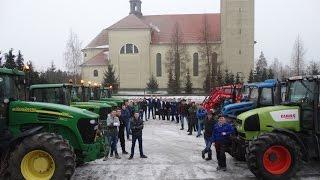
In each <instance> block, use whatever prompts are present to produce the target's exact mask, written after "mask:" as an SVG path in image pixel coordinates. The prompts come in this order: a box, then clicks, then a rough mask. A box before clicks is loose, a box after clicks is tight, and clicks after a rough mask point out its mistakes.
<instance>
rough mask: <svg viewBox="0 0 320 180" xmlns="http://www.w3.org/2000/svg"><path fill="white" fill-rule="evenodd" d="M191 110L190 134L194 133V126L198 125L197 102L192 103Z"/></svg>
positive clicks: (189, 110)
mask: <svg viewBox="0 0 320 180" xmlns="http://www.w3.org/2000/svg"><path fill="white" fill-rule="evenodd" d="M188 112H189V134H188V135H192V132H193V129H194V126H195V125H196V119H197V115H196V114H197V106H196V103H195V102H192V103H191V107H190V108H189V109H188Z"/></svg>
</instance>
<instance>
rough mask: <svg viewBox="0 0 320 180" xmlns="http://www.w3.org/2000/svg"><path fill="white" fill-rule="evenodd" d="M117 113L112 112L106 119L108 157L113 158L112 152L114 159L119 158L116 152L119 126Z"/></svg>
mask: <svg viewBox="0 0 320 180" xmlns="http://www.w3.org/2000/svg"><path fill="white" fill-rule="evenodd" d="M116 115H117V112H116V111H112V112H111V113H110V114H109V116H108V119H107V136H108V140H109V143H110V146H111V153H110V157H113V152H114V153H115V158H117V159H120V156H119V154H118V151H117V143H118V133H119V131H118V127H119V126H120V121H119V118H118V117H117V116H116Z"/></svg>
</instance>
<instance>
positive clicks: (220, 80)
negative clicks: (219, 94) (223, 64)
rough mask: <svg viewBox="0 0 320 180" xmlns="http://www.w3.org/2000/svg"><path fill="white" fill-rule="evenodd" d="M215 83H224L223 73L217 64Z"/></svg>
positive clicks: (219, 84) (220, 84)
mask: <svg viewBox="0 0 320 180" xmlns="http://www.w3.org/2000/svg"><path fill="white" fill-rule="evenodd" d="M217 83H218V86H222V85H223V84H224V81H223V74H222V71H221V68H220V66H219V68H218V72H217Z"/></svg>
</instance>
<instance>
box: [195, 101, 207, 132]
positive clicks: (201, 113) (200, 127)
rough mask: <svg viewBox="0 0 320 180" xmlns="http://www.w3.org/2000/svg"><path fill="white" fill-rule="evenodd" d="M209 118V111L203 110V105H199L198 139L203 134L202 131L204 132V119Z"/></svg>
mask: <svg viewBox="0 0 320 180" xmlns="http://www.w3.org/2000/svg"><path fill="white" fill-rule="evenodd" d="M206 116H207V110H205V109H204V108H203V106H202V105H201V104H199V105H198V110H197V119H198V124H197V125H198V128H197V130H198V134H197V137H200V136H201V135H202V134H201V131H202V130H203V121H204V119H205V118H206Z"/></svg>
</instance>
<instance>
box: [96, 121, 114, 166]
mask: <svg viewBox="0 0 320 180" xmlns="http://www.w3.org/2000/svg"><path fill="white" fill-rule="evenodd" d="M99 126H100V128H99V129H101V133H102V135H103V137H104V158H103V161H106V160H107V159H108V157H109V153H110V149H111V147H110V142H109V139H108V133H107V131H108V128H107V119H101V120H100V122H99Z"/></svg>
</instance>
